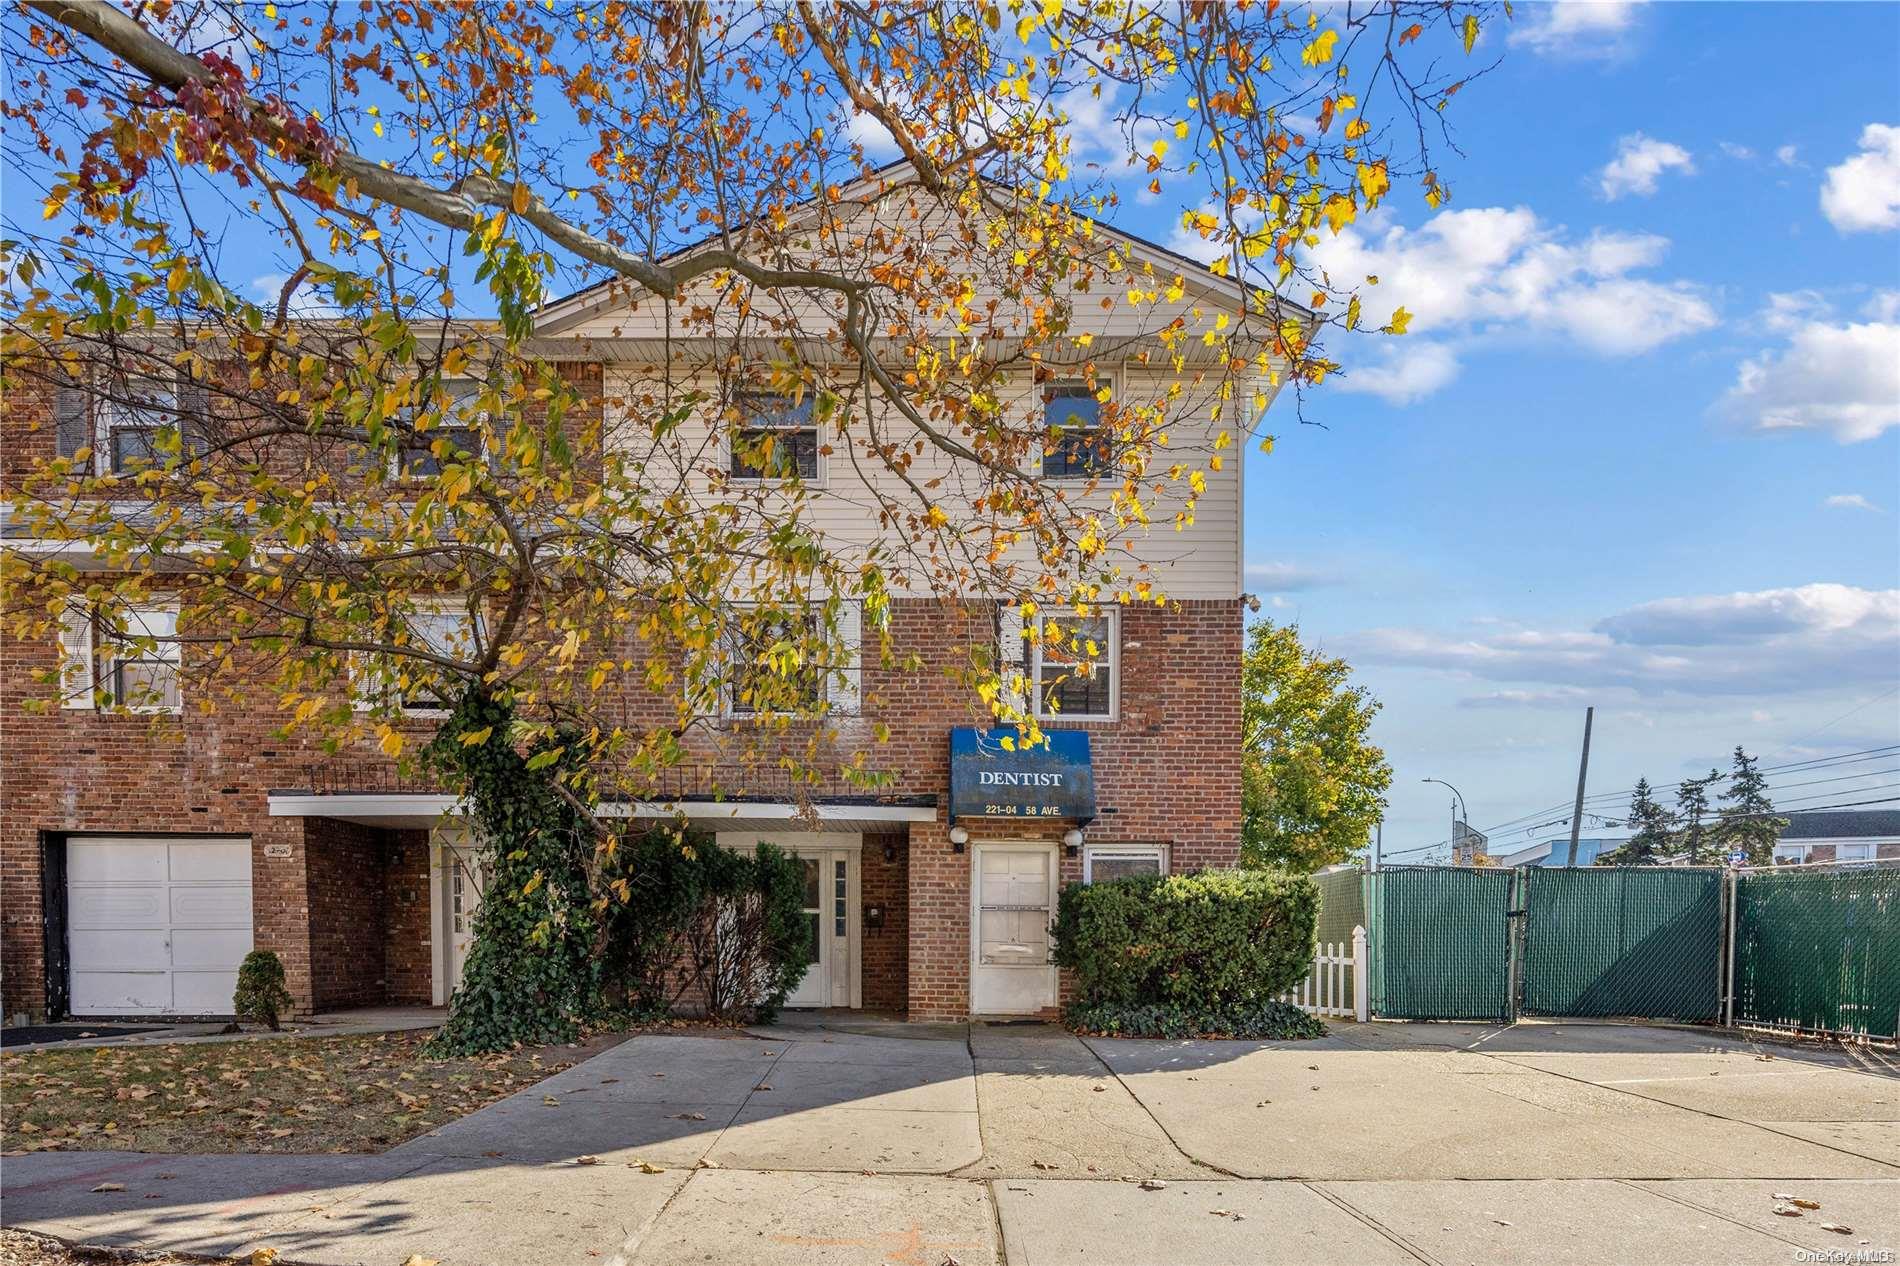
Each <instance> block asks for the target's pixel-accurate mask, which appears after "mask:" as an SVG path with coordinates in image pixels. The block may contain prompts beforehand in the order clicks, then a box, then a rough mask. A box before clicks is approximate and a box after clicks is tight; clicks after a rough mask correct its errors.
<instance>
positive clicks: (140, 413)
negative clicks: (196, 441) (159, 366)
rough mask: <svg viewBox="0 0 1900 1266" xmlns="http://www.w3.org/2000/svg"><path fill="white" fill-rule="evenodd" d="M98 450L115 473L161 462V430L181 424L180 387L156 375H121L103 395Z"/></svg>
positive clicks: (133, 470)
mask: <svg viewBox="0 0 1900 1266" xmlns="http://www.w3.org/2000/svg"><path fill="white" fill-rule="evenodd" d="M98 420H99V434H98V442H97V444H96V446H95V447H96V451H98V452H100V453H102V454H104V456H105V460H106V463H107V467H106V468H107V469H108V470H109V471H111V473H113V474H115V475H125V474H134V473H137V472H138V471H141V470H147V469H150V468H151V467H153V466H157V465H161V464H162V463H163V462H164V460H165V456H164V454H163V453H162V452H161V451H160V449H159V446H158V433H159V432H160V431H161V430H163V429H165V428H166V427H175V426H178V425H179V416H178V389H177V386H176V385H175V384H172V383H167V382H165V381H163V380H161V379H154V378H132V377H128V378H121V379H118V380H117V381H115V382H114V383H112V384H111V385H110V386H109V387H108V388H107V390H106V393H105V394H104V395H103V396H101V397H100V400H99V410H98Z"/></svg>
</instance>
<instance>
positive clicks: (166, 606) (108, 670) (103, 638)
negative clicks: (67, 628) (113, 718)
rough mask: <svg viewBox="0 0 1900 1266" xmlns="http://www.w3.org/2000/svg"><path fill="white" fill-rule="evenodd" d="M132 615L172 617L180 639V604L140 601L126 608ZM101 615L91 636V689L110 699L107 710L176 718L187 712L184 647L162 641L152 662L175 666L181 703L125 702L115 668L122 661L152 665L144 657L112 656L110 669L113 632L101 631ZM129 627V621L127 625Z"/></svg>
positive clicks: (174, 630)
mask: <svg viewBox="0 0 1900 1266" xmlns="http://www.w3.org/2000/svg"><path fill="white" fill-rule="evenodd" d="M126 611H127V613H128V614H129V615H134V616H136V615H139V614H143V613H149V614H153V615H169V616H170V617H172V636H173V637H177V636H178V604H177V603H175V602H141V603H137V604H135V605H133V606H129V607H127V608H126ZM99 618H100V617H99V615H98V614H97V613H94V614H93V615H92V617H91V619H92V623H93V627H94V632H93V634H92V648H93V659H92V666H93V667H92V687H93V689H94V690H95V691H98V692H99V693H101V694H103V695H104V696H105V697H106V699H107V700H108V704H107V707H108V708H109V710H111V711H113V712H129V713H133V714H136V715H140V716H166V715H171V716H176V715H178V714H179V713H182V712H183V711H184V710H185V662H184V661H185V656H184V648H183V647H182V646H181V645H180V644H179V643H178V642H175V641H173V642H160V643H158V645H157V646H155V647H154V648H153V651H152V660H156V661H159V662H165V663H169V664H171V666H172V679H173V683H174V685H175V687H176V689H177V692H178V702H177V703H174V704H170V705H166V704H155V703H137V704H134V703H125V702H122V701H121V700H120V698H119V691H118V682H117V681H116V680H115V678H116V676H117V673H116V666H117V665H118V664H119V663H121V662H128V663H132V662H151V661H148V660H145V659H143V658H141V659H139V660H132V659H130V658H127V659H125V660H123V661H122V660H121V659H120V657H118V656H116V655H115V656H113V657H112V660H111V666H110V667H109V666H108V664H107V662H106V650H107V648H108V647H110V646H111V645H112V643H113V641H114V638H113V635H112V632H111V631H110V630H101V629H100V628H99ZM127 623H128V626H129V625H130V623H131V622H130V621H128V622H127Z"/></svg>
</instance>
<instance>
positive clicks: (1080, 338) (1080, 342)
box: [1075, 334, 1095, 347]
mask: <svg viewBox="0 0 1900 1266" xmlns="http://www.w3.org/2000/svg"><path fill="white" fill-rule="evenodd" d="M1094 341H1095V336H1094V335H1093V334H1078V335H1076V336H1075V345H1076V346H1077V347H1087V346H1088V345H1089V344H1091V343H1093V342H1094Z"/></svg>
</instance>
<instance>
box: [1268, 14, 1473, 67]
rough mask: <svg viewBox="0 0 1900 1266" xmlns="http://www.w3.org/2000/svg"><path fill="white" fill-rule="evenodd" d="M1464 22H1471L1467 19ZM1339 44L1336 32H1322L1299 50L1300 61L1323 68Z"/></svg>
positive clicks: (1331, 58)
mask: <svg viewBox="0 0 1900 1266" xmlns="http://www.w3.org/2000/svg"><path fill="white" fill-rule="evenodd" d="M1466 21H1471V19H1469V18H1467V19H1466ZM1338 42H1339V32H1338V31H1322V32H1320V34H1319V36H1318V38H1316V39H1314V40H1313V42H1312V43H1310V44H1308V45H1307V46H1306V47H1305V48H1303V49H1301V50H1300V61H1301V63H1302V64H1303V65H1307V66H1324V65H1325V64H1326V63H1327V62H1329V61H1331V60H1333V45H1335V44H1337V43H1338Z"/></svg>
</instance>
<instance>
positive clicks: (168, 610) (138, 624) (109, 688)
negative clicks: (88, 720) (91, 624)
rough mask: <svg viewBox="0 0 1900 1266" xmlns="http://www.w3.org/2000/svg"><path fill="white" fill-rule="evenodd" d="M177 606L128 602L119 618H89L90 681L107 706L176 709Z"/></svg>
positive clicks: (154, 710)
mask: <svg viewBox="0 0 1900 1266" xmlns="http://www.w3.org/2000/svg"><path fill="white" fill-rule="evenodd" d="M177 637H179V610H177V608H175V606H158V604H152V606H129V608H125V614H123V618H122V620H106V618H99V620H95V646H97V650H99V660H97V673H95V679H93V681H95V684H97V688H99V690H101V692H103V694H104V696H106V700H108V703H110V707H123V709H127V711H133V713H173V711H177V709H179V643H177Z"/></svg>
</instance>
